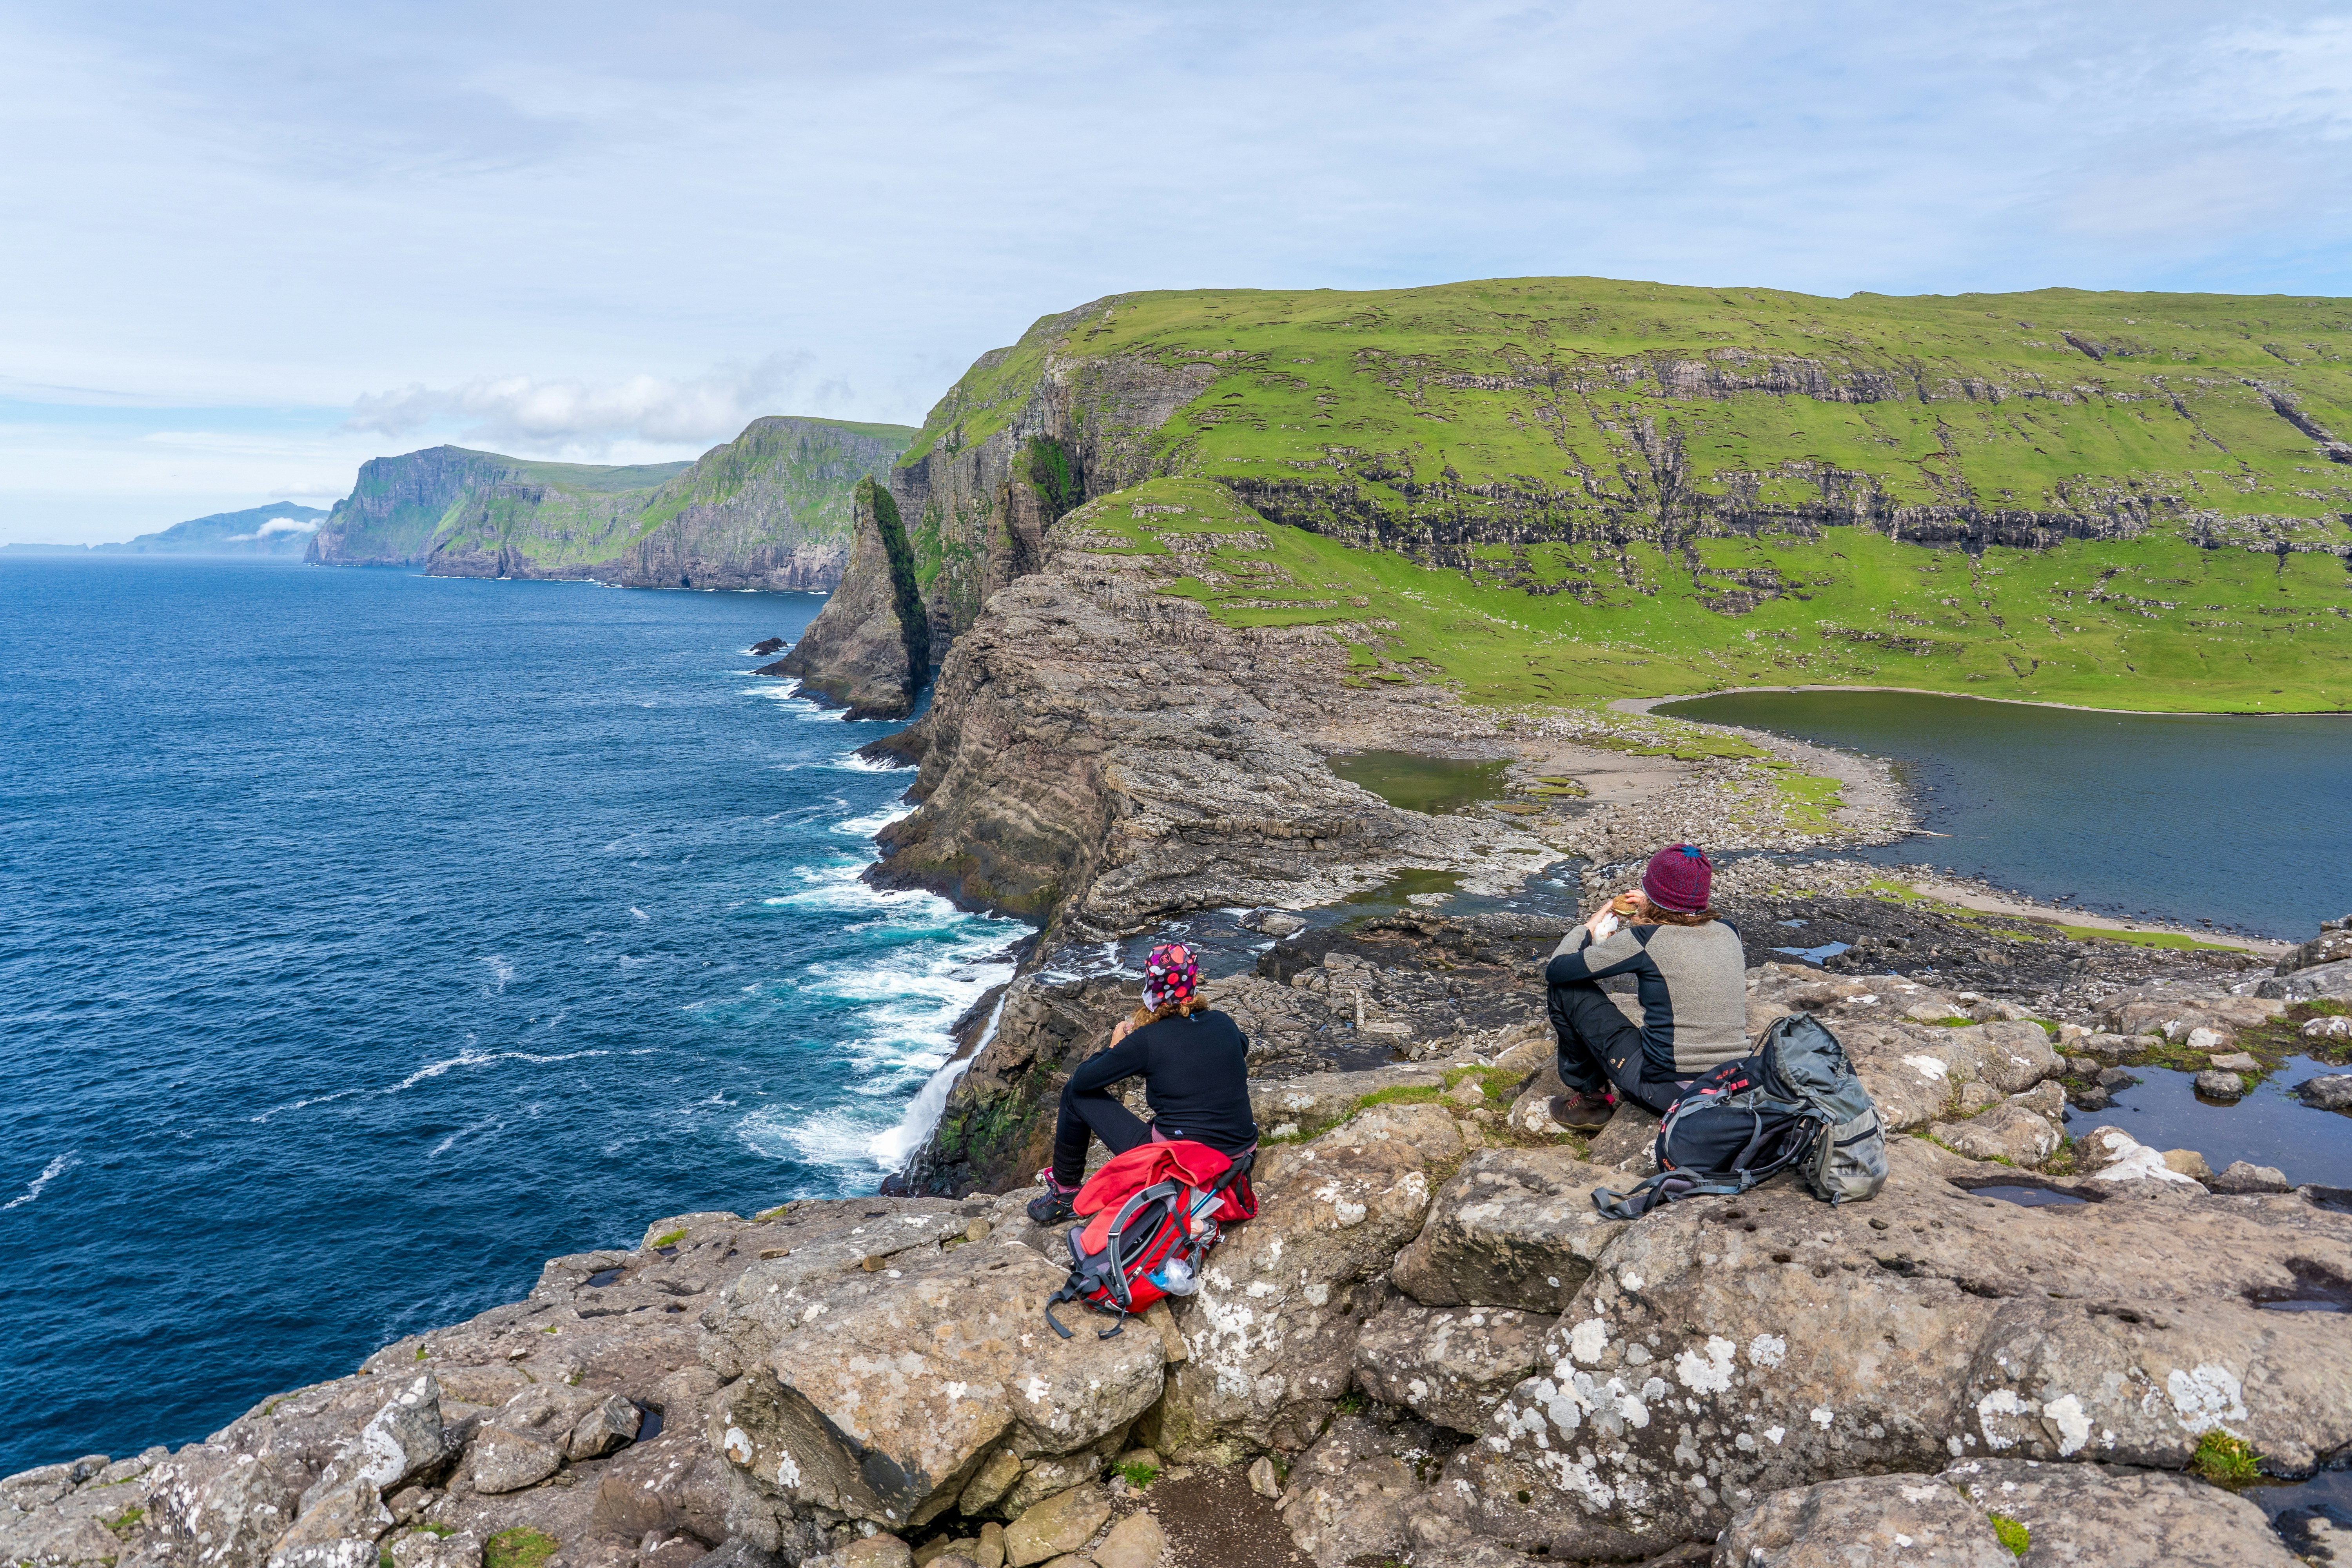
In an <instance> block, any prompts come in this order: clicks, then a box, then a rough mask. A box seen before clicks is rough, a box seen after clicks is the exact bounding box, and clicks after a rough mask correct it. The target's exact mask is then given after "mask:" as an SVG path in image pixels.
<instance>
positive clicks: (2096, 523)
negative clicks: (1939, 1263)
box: [902, 279, 2352, 710]
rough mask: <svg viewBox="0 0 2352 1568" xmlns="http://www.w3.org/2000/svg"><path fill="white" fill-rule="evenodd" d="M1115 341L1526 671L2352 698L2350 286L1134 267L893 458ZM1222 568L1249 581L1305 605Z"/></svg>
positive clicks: (1179, 462)
mask: <svg viewBox="0 0 2352 1568" xmlns="http://www.w3.org/2000/svg"><path fill="white" fill-rule="evenodd" d="M1116 356H1140V357H1142V358H1144V359H1147V360H1150V361H1154V362H1157V363H1160V364H1161V365H1164V366H1171V367H1172V366H1180V365H1187V364H1207V365H1212V366H1213V367H1215V370H1214V374H1213V379H1212V380H1211V381H1210V382H1209V384H1208V389H1207V390H1206V391H1205V392H1204V393H1202V395H1200V396H1198V397H1196V398H1194V399H1193V400H1192V402H1191V403H1190V404H1189V405H1186V406H1184V407H1183V408H1182V409H1181V410H1180V411H1179V412H1178V413H1177V415H1176V416H1175V417H1173V418H1172V419H1171V420H1169V421H1168V422H1167V424H1166V425H1165V426H1162V427H1160V430H1159V431H1158V433H1157V436H1156V437H1155V438H1156V440H1157V441H1158V443H1159V448H1158V452H1157V456H1156V466H1157V468H1159V470H1160V472H1163V473H1168V474H1171V475H1182V476H1191V477H1198V478H1204V479H1217V480H1220V481H1223V483H1224V484H1225V485H1227V486H1228V487H1230V488H1231V489H1233V490H1234V492H1235V493H1236V494H1237V495H1239V496H1240V497H1242V498H1243V499H1244V500H1247V501H1249V502H1250V503H1252V504H1253V505H1254V506H1255V508H1256V509H1257V510H1259V511H1260V512H1261V513H1263V514H1264V515H1265V516H1266V517H1269V518H1272V519H1275V520H1276V521H1281V522H1285V523H1289V524H1293V525H1297V527H1299V528H1302V529H1305V530H1307V531H1310V533H1308V534H1302V535H1299V536H1297V538H1295V539H1293V540H1292V541H1291V542H1289V543H1286V545H1284V546H1283V548H1284V549H1285V550H1286V551H1289V552H1293V553H1296V552H1322V553H1319V554H1317V555H1316V557H1315V558H1316V559H1318V560H1322V561H1326V562H1327V563H1329V571H1330V573H1331V574H1333V575H1332V581H1334V582H1337V581H1339V580H1340V578H1343V577H1344V578H1346V579H1347V580H1348V581H1349V582H1350V583H1353V584H1356V585H1357V586H1358V587H1361V588H1364V589H1365V590H1366V591H1367V592H1368V593H1375V594H1402V593H1405V592H1407V585H1408V584H1410V585H1411V589H1410V591H1411V592H1412V593H1413V594H1416V595H1420V598H1419V600H1418V601H1415V602H1416V603H1423V604H1428V605H1438V604H1441V603H1442V604H1443V605H1446V606H1450V608H1448V609H1447V610H1445V611H1444V612H1443V613H1442V614H1440V613H1439V612H1436V611H1434V610H1433V611H1432V614H1433V615H1439V619H1440V620H1444V618H1445V617H1447V616H1456V615H1459V616H1470V617H1471V618H1472V619H1473V620H1480V619H1495V618H1499V620H1500V621H1502V622H1504V623H1508V624H1511V625H1513V626H1517V627H1519V628H1524V630H1523V635H1524V637H1525V638H1526V639H1527V641H1526V646H1525V647H1524V648H1523V649H1522V650H1521V652H1520V653H1519V654H1518V655H1517V656H1516V657H1517V658H1518V661H1519V667H1520V669H1519V673H1517V674H1513V675H1510V676H1509V678H1508V679H1504V677H1503V674H1502V673H1500V672H1499V670H1490V671H1489V672H1488V676H1487V677H1482V678H1481V679H1480V680H1479V681H1478V682H1476V683H1475V684H1477V685H1478V686H1479V688H1480V689H1484V690H1488V691H1491V692H1493V693H1494V694H1496V695H1497V696H1500V695H1502V694H1504V693H1505V692H1506V691H1510V692H1521V693H1526V694H1535V693H1537V692H1543V691H1551V692H1557V693H1558V694H1559V695H1562V696H1574V695H1601V694H1618V693H1631V692H1641V693H1660V692H1666V691H1675V690H1691V689H1706V687H1709V686H1717V685H1726V684H1740V683H1745V682H1781V681H1799V680H1802V681H1851V682H1872V683H1884V684H1890V685H1904V686H1919V687H1926V688H1931V689H1947V690H1954V691H1978V692H1981V693H1984V694H1986V695H2000V696H2011V697H2030V698H2034V699H2039V700H2056V701H2071V702H2088V703H2096V704H2102V705H2112V706H2117V707H2135V708H2190V709H2253V708H2266V709H2270V710H2280V709H2312V708H2352V621H2347V615H2352V577H2347V558H2352V446H2347V445H2346V444H2345V441H2346V439H2347V438H2352V301H2347V300H2334V299H2307V298H2301V297H2263V298H2247V297H2234V296H2219V295H2155V294H2095V293H2084V292H2080V291H2076V290H2070V289H2049V290H2042V291H2039V292H2035V293H2031V294H2007V295H1961V296H1954V297H1950V298H1941V297H1937V298H1919V299H1895V298H1888V297H1883V296H1872V295H1858V296H1855V297H1853V298H1852V299H1847V300H1824V299H1814V298H1811V297H1809V296H1805V295H1798V294H1788V293H1781V292H1776V291H1772V290H1766V289H1677V288H1669V287H1665V286H1663V285H1654V284H1642V283H1622V282H1611V281H1607V280H1602V279H1505V280H1498V281H1492V282H1484V283H1465V284H1454V285H1449V286H1445V287H1441V288H1430V289H1404V290H1394V291H1385V292H1378V293H1339V292H1335V291H1331V290H1315V291H1305V292H1273V291H1256V290H1221V291H1207V290H1204V291H1191V292H1171V293H1154V294H1138V295H1126V296H1117V297H1114V298H1112V299H1109V300H1102V301H1098V302H1097V305H1096V306H1093V307H1088V308H1087V309H1086V310H1080V311H1074V312H1070V313H1069V314H1067V315H1065V316H1061V317H1056V318H1051V319H1049V321H1046V322H1043V323H1040V326H1039V327H1038V328H1037V329H1034V330H1033V331H1032V332H1031V333H1030V334H1029V335H1028V336H1027V337H1024V339H1023V341H1022V342H1020V343H1019V344H1017V345H1015V346H1014V347H1013V348H1012V349H1010V350H1007V351H1000V352H999V353H994V354H991V355H989V356H985V357H984V358H983V359H982V361H981V362H980V363H979V364H977V365H975V367H974V368H973V370H972V371H971V373H970V374H968V375H966V376H965V378H964V379H963V381H961V383H959V384H958V385H957V387H956V388H955V389H954V390H953V391H952V392H951V393H950V395H949V396H948V397H947V398H946V399H944V400H943V401H942V402H941V404H940V406H939V407H938V408H937V409H935V410H934V411H933V413H932V416H931V417H930V418H929V420H928V421H927V422H926V424H925V426H924V429H923V432H922V434H921V436H920V437H919V439H918V440H917V441H916V443H915V444H914V445H913V446H912V447H909V448H908V458H906V459H902V461H907V460H911V459H913V458H918V457H919V456H920V455H921V454H923V453H924V452H926V451H929V450H932V449H934V448H937V447H947V448H950V449H955V448H960V447H965V446H969V445H971V444H972V443H975V442H978V441H981V440H984V439H986V438H987V437H989V436H990V435H992V434H993V433H995V432H996V431H997V430H999V429H1001V428H1003V426H1005V425H1006V424H1007V423H1008V422H1009V421H1011V420H1012V419H1013V418H1014V417H1015V416H1016V415H1018V414H1019V413H1020V412H1021V411H1022V410H1023V409H1024V407H1028V406H1031V405H1033V402H1034V397H1035V395H1036V390H1037V388H1038V387H1039V385H1040V384H1043V383H1044V381H1045V379H1046V378H1047V377H1048V376H1049V374H1062V373H1066V371H1067V370H1068V369H1069V367H1070V366H1072V365H1074V364H1077V363H1083V362H1086V361H1087V360H1097V359H1103V358H1109V357H1116ZM1065 379H1066V380H1067V377H1066V376H1065ZM1087 413H1088V411H1087V409H1086V408H1084V407H1083V406H1081V407H1078V408H1076V409H1074V410H1072V411H1071V413H1070V415H1069V416H1068V418H1069V420H1070V421H1071V422H1072V423H1073V424H1074V425H1083V423H1084V421H1085V420H1086V418H1087ZM1313 535H1320V536H1322V537H1321V538H1320V539H1317V538H1314V537H1312V536H1313ZM1336 542H1347V543H1352V544H1355V545H1359V546H1378V547H1380V549H1381V551H1384V552H1391V553H1388V554H1377V553H1376V554H1371V555H1360V554H1356V553H1352V552H1344V551H1342V552H1332V551H1331V546H1333V545H1334V544H1335V543H1336ZM1304 559H1305V558H1304V557H1300V560H1301V561H1303V560H1304ZM1414 563H1417V564H1418V565H1420V566H1422V567H1445V568H1452V569H1453V570H1452V571H1449V572H1444V573H1441V574H1436V575H1419V574H1412V573H1406V572H1404V569H1405V567H1407V566H1408V565H1412V564H1414ZM1291 564H1295V563H1291ZM1343 568H1344V570H1343ZM1284 569H1285V570H1289V569H1290V565H1289V564H1286V565H1285V567H1284ZM1400 573H1404V574H1403V575H1399V574H1400ZM1366 574H1369V575H1366ZM1302 580H1304V579H1302ZM1375 581H1377V583H1378V584H1382V585H1381V586H1379V587H1378V588H1374V587H1372V586H1371V584H1372V583H1373V582H1375ZM1222 592H1223V591H1222V590H1221V589H1219V588H1217V587H1216V586H1215V585H1213V584H1212V585H1209V586H1208V587H1207V588H1205V589H1204V593H1205V594H1207V595H1208V596H1209V597H1210V598H1212V599H1213V600H1214V601H1215V602H1217V603H1219V604H1220V605H1221V606H1222V607H1221V608H1220V611H1219V613H1220V614H1231V615H1254V614H1266V615H1283V614H1292V613H1296V614H1298V615H1302V616H1307V615H1310V614H1311V612H1310V611H1309V610H1307V609H1306V608H1299V609H1297V610H1296V611H1295V612H1294V611H1291V610H1285V609H1279V608H1269V609H1265V610H1257V609H1252V608H1250V607H1248V606H1246V605H1239V604H1232V603H1227V602H1226V601H1225V599H1223V597H1221V596H1220V595H1222ZM1399 608H1400V613H1399V614H1398V616H1397V618H1398V621H1399V626H1400V628H1401V629H1400V636H1401V637H1403V638H1404V639H1405V641H1404V642H1403V643H1402V644H1400V647H1407V646H1410V647H1412V650H1413V657H1422V658H1436V659H1439V660H1440V662H1443V658H1440V656H1446V657H1450V658H1453V659H1454V662H1455V663H1457V664H1459V663H1462V662H1463V661H1464V660H1465V659H1467V658H1470V657H1471V656H1470V655H1469V654H1468V653H1467V652H1466V650H1462V649H1456V650H1453V651H1452V652H1451V653H1450V654H1448V650H1447V649H1446V648H1445V647H1443V646H1442V643H1443V638H1442V637H1439V638H1438V640H1437V641H1436V642H1433V643H1431V644H1430V645H1429V646H1427V647H1421V646H1419V645H1417V644H1414V643H1412V639H1413V638H1414V637H1420V636H1422V635H1423V632H1420V631H1415V630H1413V629H1412V627H1413V626H1422V627H1423V628H1424V629H1425V630H1426V631H1427V632H1428V635H1430V636H1431V637H1436V636H1437V634H1436V632H1435V631H1434V629H1433V628H1434V627H1435V626H1436V625H1437V624H1438V622H1436V621H1430V620H1428V619H1427V618H1426V617H1424V616H1422V614H1421V613H1420V612H1419V611H1418V610H1414V609H1412V608H1411V606H1410V605H1403V604H1402V603H1401V605H1400V607H1399ZM1465 624H1466V623H1465ZM1498 681H1499V682H1500V684H1496V682H1498Z"/></svg>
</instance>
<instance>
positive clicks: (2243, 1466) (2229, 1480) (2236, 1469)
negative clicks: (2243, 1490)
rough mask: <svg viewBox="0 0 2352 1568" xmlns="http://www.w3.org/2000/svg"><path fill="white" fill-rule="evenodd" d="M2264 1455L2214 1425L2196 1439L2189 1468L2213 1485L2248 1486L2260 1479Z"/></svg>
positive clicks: (2239, 1438) (2240, 1438) (2247, 1443)
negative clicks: (2195, 1448)
mask: <svg viewBox="0 0 2352 1568" xmlns="http://www.w3.org/2000/svg"><path fill="white" fill-rule="evenodd" d="M2262 1465H2263V1457H2262V1456H2261V1455H2260V1454H2258V1453H2256V1452H2254V1446H2253V1445H2252V1443H2249V1442H2247V1441H2246V1440H2245V1439H2244V1438H2243V1437H2241V1436H2237V1435H2236V1434H2235V1433H2231V1432H2225V1431H2223V1430H2222V1429H2221V1427H2219V1426H2215V1427H2212V1428H2211V1429H2210V1430H2209V1431H2207V1432H2206V1434H2205V1435H2204V1436H2202V1437H2200V1438H2198V1439H2197V1452H2196V1453H2195V1454H2194V1455H2193V1456H2191V1457H2190V1458H2189V1469H2190V1470H2192V1471H2194V1472H2195V1473H2196V1474H2198V1475H2200V1476H2202V1477H2204V1478H2205V1479H2207V1480H2209V1481H2211V1482H2212V1483H2213V1484H2214V1485H2216V1486H2223V1487H2242V1486H2251V1485H2252V1484H2253V1483H2254V1482H2255V1481H2258V1480H2260V1479H2262V1475H2263V1469H2262Z"/></svg>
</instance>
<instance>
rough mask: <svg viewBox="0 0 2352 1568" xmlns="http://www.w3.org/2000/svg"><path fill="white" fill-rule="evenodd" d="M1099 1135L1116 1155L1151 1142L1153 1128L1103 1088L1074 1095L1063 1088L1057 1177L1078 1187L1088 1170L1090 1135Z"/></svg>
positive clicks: (1056, 1147) (1056, 1138)
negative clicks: (1088, 1141) (1088, 1140)
mask: <svg viewBox="0 0 2352 1568" xmlns="http://www.w3.org/2000/svg"><path fill="white" fill-rule="evenodd" d="M1090 1133H1091V1134H1092V1135H1093V1136H1095V1137H1097V1138H1099V1139H1101V1140H1102V1142H1103V1147H1104V1148H1106V1149H1108V1150H1109V1151H1110V1152H1112V1153H1114V1154H1124V1153H1126V1152H1128V1151H1129V1149H1134V1148H1139V1147H1140V1146H1141V1145H1143V1144H1145V1143H1149V1142H1151V1129H1150V1127H1148V1126H1146V1125H1145V1124H1144V1122H1143V1121H1142V1119H1141V1118H1139V1117H1138V1116H1137V1115H1136V1114H1135V1112H1133V1111H1132V1110H1129V1109H1128V1108H1127V1107H1126V1106H1124V1105H1121V1104H1120V1103H1119V1102H1118V1100H1116V1099H1114V1098H1113V1097H1112V1096H1110V1095H1109V1094H1108V1093H1104V1092H1102V1091H1100V1090H1097V1092H1095V1093H1093V1094H1072V1093H1071V1092H1070V1089H1069V1086H1068V1085H1066V1084H1065V1085H1064V1086H1063V1088H1062V1109H1061V1110H1060V1112H1059V1114H1058V1115H1057V1116H1056V1117H1055V1121H1054V1180H1055V1181H1056V1182H1059V1183H1060V1184H1062V1185H1064V1186H1066V1187H1075V1186H1076V1185H1077V1184H1078V1181H1079V1178H1080V1177H1082V1176H1084V1175H1085V1174H1086V1173H1087V1135H1088V1134H1090Z"/></svg>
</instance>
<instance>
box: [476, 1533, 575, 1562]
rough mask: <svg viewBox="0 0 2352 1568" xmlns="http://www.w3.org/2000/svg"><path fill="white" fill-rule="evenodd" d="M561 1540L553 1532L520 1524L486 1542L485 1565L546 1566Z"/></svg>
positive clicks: (483, 1547) (483, 1556) (484, 1544)
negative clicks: (545, 1531) (546, 1532)
mask: <svg viewBox="0 0 2352 1568" xmlns="http://www.w3.org/2000/svg"><path fill="white" fill-rule="evenodd" d="M560 1544H561V1543H560V1542H557V1540H556V1539H555V1537H553V1536H551V1535H547V1534H542V1533H541V1531H536V1530H533V1529H531V1528H530V1526H529V1525H527V1524H519V1525H517V1526H515V1528H514V1529H512V1530H502V1531H499V1533H498V1534H496V1535H493V1536H491V1537H490V1539H489V1540H488V1542H484V1543H483V1546H482V1568H543V1565H544V1564H545V1563H546V1562H547V1560H548V1559H549V1558H551V1557H552V1556H554V1555H555V1553H556V1550H557V1548H558V1546H559V1545H560Z"/></svg>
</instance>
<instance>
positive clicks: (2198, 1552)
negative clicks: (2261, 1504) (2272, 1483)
mask: <svg viewBox="0 0 2352 1568" xmlns="http://www.w3.org/2000/svg"><path fill="white" fill-rule="evenodd" d="M1942 1479H1944V1480H1945V1481H1946V1482H1948V1483H1949V1484H1950V1485H1952V1486H1955V1487H1958V1488H1959V1489H1963V1490H1965V1491H1966V1492H1967V1493H1968V1495H1969V1500H1970V1501H1971V1502H1973V1503H1974V1504H1975V1505H1976V1506H1977V1507H1979V1508H1980V1509H1982V1510H1985V1512H1986V1513H1988V1514H1994V1513H1998V1514H2000V1515H2001V1516H2002V1517H2003V1518H2005V1519H2011V1520H2015V1521H2017V1522H2018V1523H2019V1524H2021V1525H2022V1526H2024V1528H2025V1530H2026V1531H2027V1533H2028V1535H2029V1536H2030V1537H2031V1542H2032V1548H2031V1551H2030V1552H2029V1553H2027V1554H2025V1555H2026V1556H2027V1560H2028V1561H2029V1562H2033V1563H2098V1564H2100V1568H2294V1564H2295V1559H2294V1556H2293V1555H2292V1554H2290V1553H2289V1552H2287V1550H2286V1549H2285V1547H2284V1545H2283V1544H2282V1543H2281V1542H2280V1541H2279V1538H2278V1536H2277V1535H2276V1534H2275V1533H2273V1531H2272V1530H2271V1527H2270V1521H2268V1520H2266V1519H2265V1518H2263V1510H2261V1509H2259V1508H2257V1507H2255V1506H2254V1505H2253V1504H2252V1503H2251V1502H2249V1501H2247V1500H2245V1499H2243V1498H2241V1497H2233V1496H2231V1494H2230V1493H2228V1492H2225V1491H2223V1490H2221V1489H2220V1488H2218V1487H2211V1486H2208V1485H2206V1484H2205V1483H2204V1482H2203V1481H2200V1480H2195V1479H2190V1478H2189V1477H2187V1476H2179V1475H2168V1474H2163V1473H2158V1472H2153V1471H2147V1470H2130V1469H2125V1468H2120V1467H2116V1466H2109V1465H2104V1464H2101V1465H2081V1464H2077V1465H2050V1464H2036V1463H2034V1462H2032V1461H2031V1460H2025V1459H2001V1458H1985V1459H1972V1460H1969V1461H1968V1462H1966V1463H1963V1464H1958V1465H1954V1466H1953V1467H1952V1468H1950V1469H1948V1470H1947V1471H1946V1472H1945V1473H1944V1475H1943V1478H1942Z"/></svg>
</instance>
